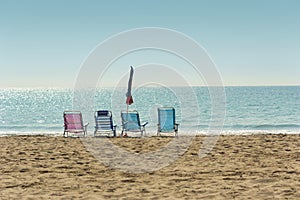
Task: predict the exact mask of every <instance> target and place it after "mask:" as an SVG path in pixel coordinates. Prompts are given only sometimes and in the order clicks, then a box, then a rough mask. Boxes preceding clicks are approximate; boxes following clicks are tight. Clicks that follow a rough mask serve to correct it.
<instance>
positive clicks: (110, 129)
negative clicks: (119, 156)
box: [94, 110, 117, 137]
mask: <svg viewBox="0 0 300 200" xmlns="http://www.w3.org/2000/svg"><path fill="white" fill-rule="evenodd" d="M94 118H95V131H94V137H95V136H97V134H98V135H101V134H105V135H107V136H110V134H113V136H114V137H116V127H117V126H116V125H114V124H113V120H112V113H111V111H109V110H98V111H95V113H94Z"/></svg>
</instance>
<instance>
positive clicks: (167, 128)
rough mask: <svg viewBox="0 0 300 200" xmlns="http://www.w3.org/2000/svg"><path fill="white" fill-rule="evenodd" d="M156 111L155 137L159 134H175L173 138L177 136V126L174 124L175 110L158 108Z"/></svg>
mask: <svg viewBox="0 0 300 200" xmlns="http://www.w3.org/2000/svg"><path fill="white" fill-rule="evenodd" d="M157 111H158V124H157V126H158V128H157V136H158V135H161V133H171V132H175V136H178V126H179V124H177V123H176V122H175V109H174V108H173V107H160V108H158V109H157Z"/></svg>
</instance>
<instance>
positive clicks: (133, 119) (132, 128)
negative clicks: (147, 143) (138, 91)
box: [121, 110, 148, 136]
mask: <svg viewBox="0 0 300 200" xmlns="http://www.w3.org/2000/svg"><path fill="white" fill-rule="evenodd" d="M121 118H122V133H121V136H126V135H127V132H141V136H144V135H145V134H146V129H145V126H146V125H147V124H148V122H144V123H143V124H141V123H140V117H139V113H138V112H137V111H135V110H134V111H121Z"/></svg>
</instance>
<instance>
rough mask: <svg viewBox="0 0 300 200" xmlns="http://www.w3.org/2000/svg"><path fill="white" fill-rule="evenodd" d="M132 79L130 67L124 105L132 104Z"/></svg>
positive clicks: (131, 68)
mask: <svg viewBox="0 0 300 200" xmlns="http://www.w3.org/2000/svg"><path fill="white" fill-rule="evenodd" d="M132 78H133V67H132V66H131V67H130V75H129V80H128V88H127V93H126V97H127V98H126V104H127V105H130V104H132V103H133V98H132V95H131V87H132Z"/></svg>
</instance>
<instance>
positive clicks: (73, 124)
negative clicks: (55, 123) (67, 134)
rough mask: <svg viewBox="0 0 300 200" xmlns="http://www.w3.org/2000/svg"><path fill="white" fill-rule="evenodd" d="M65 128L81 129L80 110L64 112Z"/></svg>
mask: <svg viewBox="0 0 300 200" xmlns="http://www.w3.org/2000/svg"><path fill="white" fill-rule="evenodd" d="M64 125H65V130H81V129H83V121H82V114H81V112H80V111H65V112H64Z"/></svg>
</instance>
